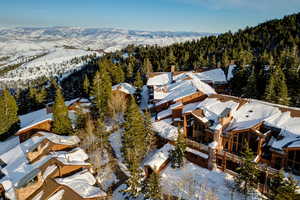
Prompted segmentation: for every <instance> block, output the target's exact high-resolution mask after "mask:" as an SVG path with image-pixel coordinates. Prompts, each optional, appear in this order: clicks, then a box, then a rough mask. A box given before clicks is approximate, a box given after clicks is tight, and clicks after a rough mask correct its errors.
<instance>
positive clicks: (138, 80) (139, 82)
mask: <svg viewBox="0 0 300 200" xmlns="http://www.w3.org/2000/svg"><path fill="white" fill-rule="evenodd" d="M143 85H144V83H143V80H142V77H141V73H140V72H137V73H136V76H135V81H134V86H135V87H137V88H142V87H143Z"/></svg>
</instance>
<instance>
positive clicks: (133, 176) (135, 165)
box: [122, 159, 143, 199]
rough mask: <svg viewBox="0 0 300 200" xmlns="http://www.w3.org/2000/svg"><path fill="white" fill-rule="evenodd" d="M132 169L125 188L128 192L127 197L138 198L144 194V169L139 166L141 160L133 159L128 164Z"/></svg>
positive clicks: (125, 191) (129, 168)
mask: <svg viewBox="0 0 300 200" xmlns="http://www.w3.org/2000/svg"><path fill="white" fill-rule="evenodd" d="M128 170H129V171H130V177H129V178H128V179H127V180H126V182H125V184H126V186H127V188H126V189H125V190H123V191H122V192H123V193H126V194H127V195H126V199H130V198H129V197H131V198H136V197H138V196H139V195H140V194H142V178H143V175H142V170H141V169H140V168H139V161H138V160H137V159H133V160H132V162H131V164H130V165H129V166H128Z"/></svg>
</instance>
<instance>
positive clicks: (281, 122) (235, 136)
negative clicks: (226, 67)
mask: <svg viewBox="0 0 300 200" xmlns="http://www.w3.org/2000/svg"><path fill="white" fill-rule="evenodd" d="M231 68H232V69H231V71H230V73H232V71H233V67H231ZM202 73H203V74H202V75H199V74H197V73H188V72H184V73H178V74H177V75H176V76H173V79H172V80H173V82H172V83H171V84H167V85H165V86H163V87H161V88H160V89H161V93H166V94H165V95H161V94H160V95H159V94H156V95H154V96H157V97H158V96H161V97H162V98H161V99H159V100H157V102H156V103H155V104H154V105H153V107H154V108H156V109H152V112H154V113H157V111H159V112H158V113H157V114H156V115H157V116H156V118H155V122H153V124H152V125H153V130H154V131H155V132H156V133H157V135H158V136H159V138H160V140H159V142H160V145H164V144H173V145H174V144H175V141H176V138H177V135H178V130H177V127H182V128H183V133H184V135H185V137H186V141H187V145H188V148H187V150H186V154H185V155H186V158H187V159H188V160H190V161H191V162H193V163H196V164H198V165H200V166H202V167H207V168H209V169H217V168H219V169H221V170H224V171H226V172H228V173H230V174H232V175H236V169H237V168H238V167H239V166H240V164H241V162H242V159H241V158H242V152H243V151H244V149H245V147H246V146H245V145H246V144H247V145H248V146H249V148H250V149H251V150H252V151H253V152H254V154H255V159H254V160H253V161H254V162H256V163H258V164H259V165H258V166H259V167H260V170H261V177H260V183H261V185H262V186H263V188H265V183H267V182H268V180H269V179H270V178H272V176H273V175H274V174H276V173H278V170H279V169H281V168H283V169H285V170H286V171H288V172H292V173H293V174H295V175H300V109H299V108H292V107H286V106H282V105H276V104H270V103H266V102H263V101H258V100H252V99H243V98H238V97H233V96H228V95H221V94H217V93H215V92H214V93H213V92H208V93H207V94H206V97H205V98H203V99H199V98H197V97H193V96H192V98H191V99H190V100H188V101H182V99H184V98H185V97H186V96H190V95H191V94H194V93H193V92H198V91H201V90H200V89H199V88H201V87H199V85H197V83H198V84H201V86H202V88H203V87H204V86H207V83H208V81H207V80H208V79H209V74H215V73H218V72H217V71H215V72H210V71H207V72H206V73H205V72H202ZM212 76H213V75H212ZM230 76H231V74H229V79H230ZM205 77H208V78H206V79H207V80H205ZM222 79H223V78H222ZM220 80H221V79H220ZM225 80H226V79H225ZM214 81H217V80H214ZM204 82H206V83H204ZM195 83H196V84H195ZM215 83H216V82H215ZM224 83H225V82H224ZM194 86H198V87H195V88H196V89H197V90H193V88H194ZM205 88H206V89H207V88H208V87H205ZM202 91H207V90H203V89H202ZM204 94H205V93H204ZM177 100H178V101H177ZM160 105H164V106H160ZM154 158H155V155H154ZM154 158H153V159H154ZM157 163H159V162H157ZM161 166H163V164H160V165H159V166H158V167H155V166H152V165H150V164H147V165H146V168H145V171H146V172H147V173H149V171H151V172H152V171H154V172H156V171H159V167H161ZM157 169H158V170H157Z"/></svg>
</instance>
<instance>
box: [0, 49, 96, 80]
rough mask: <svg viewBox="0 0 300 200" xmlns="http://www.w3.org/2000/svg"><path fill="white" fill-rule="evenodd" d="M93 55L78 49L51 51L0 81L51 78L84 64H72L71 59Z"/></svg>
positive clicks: (80, 62)
mask: <svg viewBox="0 0 300 200" xmlns="http://www.w3.org/2000/svg"><path fill="white" fill-rule="evenodd" d="M93 54H96V52H93V51H84V50H78V49H63V48H56V49H51V50H50V51H49V53H47V54H46V55H44V56H42V57H39V58H37V59H34V60H32V61H30V62H28V63H25V64H23V65H21V66H20V67H18V68H17V69H15V70H11V71H9V72H8V73H6V74H5V75H3V76H2V77H1V78H0V81H19V80H34V79H37V78H39V77H43V76H45V77H52V76H54V75H57V74H65V73H68V72H71V71H72V70H76V69H78V68H80V67H81V66H82V65H83V64H84V62H82V61H79V62H72V59H74V58H81V57H83V56H87V55H93ZM98 55H99V54H98Z"/></svg>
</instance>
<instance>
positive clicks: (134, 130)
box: [122, 97, 147, 165]
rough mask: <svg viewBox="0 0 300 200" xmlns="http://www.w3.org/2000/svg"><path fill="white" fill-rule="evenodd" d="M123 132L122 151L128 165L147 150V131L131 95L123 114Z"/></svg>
mask: <svg viewBox="0 0 300 200" xmlns="http://www.w3.org/2000/svg"><path fill="white" fill-rule="evenodd" d="M125 121H126V122H125V132H124V136H123V148H122V152H123V155H124V158H125V160H126V162H127V163H128V165H131V163H132V162H133V161H134V160H137V161H138V162H140V161H141V160H142V159H143V158H144V156H145V154H146V151H147V146H146V144H145V143H146V137H147V135H146V134H147V133H146V131H145V127H144V119H143V115H142V113H141V111H140V109H139V107H138V105H137V104H136V103H135V100H134V98H133V97H132V98H131V100H130V103H129V107H128V110H127V112H126V116H125Z"/></svg>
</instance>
